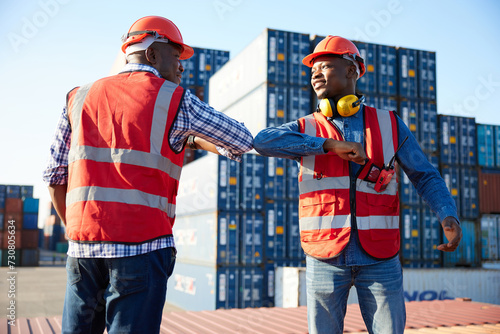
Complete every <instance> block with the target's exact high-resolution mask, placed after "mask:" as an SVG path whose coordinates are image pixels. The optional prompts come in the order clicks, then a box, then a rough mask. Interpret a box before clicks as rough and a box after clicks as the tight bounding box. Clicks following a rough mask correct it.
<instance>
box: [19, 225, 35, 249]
mask: <svg viewBox="0 0 500 334" xmlns="http://www.w3.org/2000/svg"><path fill="white" fill-rule="evenodd" d="M17 234H21V235H22V236H21V248H22V249H34V248H38V230H25V229H23V230H21V231H17Z"/></svg>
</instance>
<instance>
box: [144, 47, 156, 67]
mask: <svg viewBox="0 0 500 334" xmlns="http://www.w3.org/2000/svg"><path fill="white" fill-rule="evenodd" d="M144 55H145V56H146V59H147V61H149V62H150V63H151V64H152V65H154V64H156V49H155V48H152V47H149V48H147V49H146V51H145V52H144Z"/></svg>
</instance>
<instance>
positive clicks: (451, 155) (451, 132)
mask: <svg viewBox="0 0 500 334" xmlns="http://www.w3.org/2000/svg"><path fill="white" fill-rule="evenodd" d="M438 119H439V130H440V134H439V146H440V152H441V154H440V156H441V163H442V164H449V165H454V164H457V161H459V153H458V152H459V124H458V117H456V116H445V115H439V117H438Z"/></svg>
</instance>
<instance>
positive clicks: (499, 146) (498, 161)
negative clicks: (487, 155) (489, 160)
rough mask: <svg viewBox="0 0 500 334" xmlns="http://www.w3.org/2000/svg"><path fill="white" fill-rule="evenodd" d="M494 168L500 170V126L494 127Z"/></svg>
mask: <svg viewBox="0 0 500 334" xmlns="http://www.w3.org/2000/svg"><path fill="white" fill-rule="evenodd" d="M494 143H495V166H496V167H498V168H500V125H496V126H495V141H494Z"/></svg>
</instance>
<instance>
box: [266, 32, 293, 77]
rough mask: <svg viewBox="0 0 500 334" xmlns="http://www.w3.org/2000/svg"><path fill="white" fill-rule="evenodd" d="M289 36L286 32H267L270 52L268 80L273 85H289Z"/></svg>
mask: <svg viewBox="0 0 500 334" xmlns="http://www.w3.org/2000/svg"><path fill="white" fill-rule="evenodd" d="M288 34H289V33H288V32H286V31H280V30H271V29H268V30H267V35H268V47H267V49H268V51H269V55H268V69H267V78H268V80H269V82H271V83H275V84H279V83H287V79H288V78H287V73H286V72H287V67H288V66H287V59H286V54H287V50H288Z"/></svg>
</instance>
